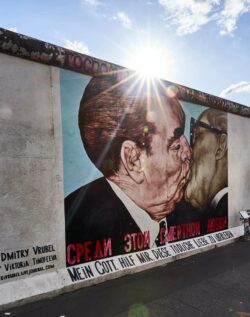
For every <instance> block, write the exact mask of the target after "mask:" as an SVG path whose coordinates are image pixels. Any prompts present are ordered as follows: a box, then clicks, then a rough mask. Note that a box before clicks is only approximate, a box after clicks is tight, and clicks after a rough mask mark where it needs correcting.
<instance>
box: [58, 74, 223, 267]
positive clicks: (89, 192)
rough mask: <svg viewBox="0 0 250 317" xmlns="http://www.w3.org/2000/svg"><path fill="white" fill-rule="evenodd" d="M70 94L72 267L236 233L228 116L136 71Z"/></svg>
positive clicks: (66, 93)
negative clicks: (231, 223) (231, 222)
mask: <svg viewBox="0 0 250 317" xmlns="http://www.w3.org/2000/svg"><path fill="white" fill-rule="evenodd" d="M80 83H82V84H80ZM74 86H75V87H76V86H77V87H78V88H77V89H76V88H74ZM61 87H62V89H61V94H62V95H61V100H62V118H63V138H64V140H63V141H64V182H65V196H66V197H65V220H66V221H65V223H66V258H67V266H73V265H78V264H81V263H86V262H91V261H97V260H100V259H104V258H108V257H113V256H118V255H124V254H126V255H129V254H131V253H134V252H139V251H140V252H142V251H144V250H151V249H154V248H159V247H160V248H161V247H165V246H166V245H170V246H171V244H172V245H173V243H176V242H177V241H181V240H186V239H191V238H196V237H199V236H204V235H207V234H211V233H213V232H217V231H221V230H225V229H227V228H228V208H227V205H228V193H227V184H228V168H227V113H226V112H223V111H220V110H216V109H212V108H206V107H202V106H197V105H192V104H187V103H183V102H182V101H180V100H179V99H178V98H177V94H176V90H175V89H174V88H173V87H171V86H166V84H164V83H163V82H161V81H159V80H154V81H145V80H143V79H142V78H139V77H138V75H136V74H132V73H129V75H128V76H118V75H116V74H111V75H101V76H96V77H87V76H82V77H81V76H80V75H79V77H78V78H76V77H75V75H73V73H70V72H67V71H62V72H61ZM72 91H73V92H74V93H75V96H74V95H72ZM79 105H80V106H79ZM79 148H80V150H79Z"/></svg>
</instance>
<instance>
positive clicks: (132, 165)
mask: <svg viewBox="0 0 250 317" xmlns="http://www.w3.org/2000/svg"><path fill="white" fill-rule="evenodd" d="M120 154H121V160H122V164H123V166H124V167H125V169H126V171H127V173H128V175H129V176H130V177H131V178H132V179H133V180H134V181H135V182H136V183H137V184H140V183H142V182H143V179H144V176H143V172H142V170H141V150H140V149H139V148H138V146H137V145H136V143H135V142H133V141H131V140H126V141H124V142H123V143H122V147H121V153H120Z"/></svg>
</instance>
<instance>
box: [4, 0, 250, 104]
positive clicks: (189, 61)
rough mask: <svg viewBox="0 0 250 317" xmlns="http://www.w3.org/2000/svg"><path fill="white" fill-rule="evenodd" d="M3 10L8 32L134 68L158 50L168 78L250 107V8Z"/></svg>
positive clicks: (30, 4)
mask: <svg viewBox="0 0 250 317" xmlns="http://www.w3.org/2000/svg"><path fill="white" fill-rule="evenodd" d="M0 5H1V6H0V7H1V24H0V26H1V27H3V28H7V29H11V30H14V31H17V32H19V33H22V34H26V35H29V36H32V37H35V38H38V39H41V40H44V41H48V42H51V43H54V44H57V45H60V46H64V47H68V48H71V49H75V50H80V51H82V52H85V53H87V54H89V55H92V56H95V57H98V58H101V59H104V60H107V61H109V62H113V63H116V64H119V65H122V66H127V67H131V65H132V64H131V60H132V59H133V56H135V55H136V54H137V53H138V51H141V50H142V51H143V50H144V48H145V45H146V44H147V45H149V46H150V45H152V46H153V47H154V48H155V49H157V50H159V51H160V52H161V55H162V56H163V58H164V60H165V61H166V65H164V67H165V68H164V73H163V75H162V76H161V77H164V78H165V79H167V80H170V81H174V82H176V83H179V84H182V85H185V86H188V87H191V88H195V89H198V90H201V91H204V92H208V93H211V94H213V95H216V96H219V95H221V96H223V97H225V98H226V99H230V100H233V101H236V102H239V103H242V104H245V105H249V106H250V0H61V1H57V0H54V1H48V0H43V1H31V0H22V1H20V0H0ZM153 62H154V63H155V65H156V64H157V58H156V59H155V61H153ZM162 68H163V67H162Z"/></svg>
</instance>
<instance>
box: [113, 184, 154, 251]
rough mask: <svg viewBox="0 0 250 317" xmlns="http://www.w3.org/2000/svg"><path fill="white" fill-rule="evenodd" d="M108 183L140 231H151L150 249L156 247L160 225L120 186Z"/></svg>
mask: <svg viewBox="0 0 250 317" xmlns="http://www.w3.org/2000/svg"><path fill="white" fill-rule="evenodd" d="M107 181H108V183H109V185H110V186H111V188H112V189H113V191H114V192H115V194H116V196H117V197H118V198H119V199H120V200H121V201H122V202H123V204H124V205H125V207H126V208H127V210H128V212H129V213H130V215H131V217H132V218H133V219H134V221H135V223H136V224H137V226H138V227H139V228H140V230H141V231H142V232H145V231H149V234H150V247H151V248H152V247H155V246H156V245H155V239H156V237H157V235H158V233H159V223H158V222H157V221H155V220H152V219H151V217H150V216H149V214H148V213H147V212H146V211H145V210H144V209H142V208H140V207H139V206H137V205H136V204H135V203H134V201H133V200H132V199H130V198H129V197H128V196H127V195H126V194H125V193H124V191H122V190H121V188H120V187H119V186H117V185H116V184H115V183H113V182H112V181H110V180H108V179H107Z"/></svg>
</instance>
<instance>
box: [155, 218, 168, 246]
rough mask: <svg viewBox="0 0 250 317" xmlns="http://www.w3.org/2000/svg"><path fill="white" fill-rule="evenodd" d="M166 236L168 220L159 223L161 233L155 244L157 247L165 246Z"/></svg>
mask: <svg viewBox="0 0 250 317" xmlns="http://www.w3.org/2000/svg"><path fill="white" fill-rule="evenodd" d="M165 236H166V220H165V219H164V220H161V221H160V223H159V233H158V236H157V238H156V240H155V244H156V245H157V247H159V246H161V245H164V244H165Z"/></svg>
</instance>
